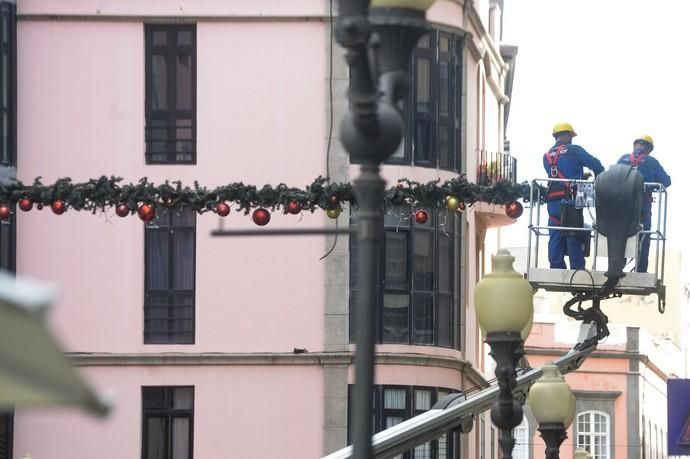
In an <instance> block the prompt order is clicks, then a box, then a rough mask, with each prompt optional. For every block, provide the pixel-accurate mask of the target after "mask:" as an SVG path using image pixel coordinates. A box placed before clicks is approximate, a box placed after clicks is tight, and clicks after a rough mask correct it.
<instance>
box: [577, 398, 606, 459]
mask: <svg viewBox="0 0 690 459" xmlns="http://www.w3.org/2000/svg"><path fill="white" fill-rule="evenodd" d="M597 415H598V416H602V417H603V418H604V420H605V424H604V429H603V431H600V432H596V431H595V430H594V419H595V416H597ZM576 422H577V447H578V448H583V449H586V450H587V451H589V453H590V454H591V455H592V459H611V416H610V415H609V414H608V413H606V412H604V411H597V410H590V411H583V412H582V413H579V414H578V415H577V420H576ZM583 424H584V426H585V427H586V428H584V429H583V428H581V426H582V425H583ZM601 438H604V439H605V442H606V443H605V444H606V446H605V448H604V450H603V451H601V452H600V453H599V454H595V453H594V451H592V445H594V444H595V443H596V441H595V440H596V439H601ZM585 439H588V440H589V441H587V442H586V441H585ZM587 444H588V445H589V446H587Z"/></svg>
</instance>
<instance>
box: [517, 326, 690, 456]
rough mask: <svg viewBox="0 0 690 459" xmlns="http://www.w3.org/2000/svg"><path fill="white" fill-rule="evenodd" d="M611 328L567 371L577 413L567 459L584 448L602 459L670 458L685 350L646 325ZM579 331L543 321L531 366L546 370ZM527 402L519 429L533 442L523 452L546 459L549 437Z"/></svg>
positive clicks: (529, 346)
mask: <svg viewBox="0 0 690 459" xmlns="http://www.w3.org/2000/svg"><path fill="white" fill-rule="evenodd" d="M609 327H610V330H611V335H610V336H609V337H608V338H607V339H606V340H605V342H603V343H601V344H600V345H599V346H598V348H597V350H596V351H594V352H593V353H592V354H591V355H590V357H588V358H587V360H586V361H585V362H584V364H583V365H582V366H581V367H580V368H579V369H578V370H577V371H575V372H573V373H569V374H568V375H566V381H567V382H568V384H569V385H570V387H571V389H572V390H573V393H574V394H575V398H576V415H575V420H574V421H573V424H572V425H571V426H570V428H569V429H568V439H567V440H566V441H565V442H564V443H563V445H562V446H561V457H573V453H574V449H575V448H577V447H581V448H586V449H587V450H588V451H589V452H590V453H591V454H592V457H593V458H594V459H616V458H619V459H620V458H626V459H633V458H666V457H667V446H668V445H667V444H666V437H667V435H666V432H667V425H666V381H667V379H668V378H677V377H683V373H684V365H685V363H684V361H683V360H684V355H683V352H682V350H681V349H680V348H679V347H677V346H676V345H675V344H674V343H673V342H672V341H670V340H664V339H659V338H653V337H652V336H651V335H649V334H648V333H647V332H646V331H645V330H644V328H639V327H629V326H624V325H617V324H609ZM578 328H579V327H578V324H577V323H575V322H574V321H567V322H566V321H562V320H559V321H556V322H546V321H543V322H540V323H535V324H534V327H533V328H532V333H531V334H530V337H529V339H528V340H527V342H526V344H525V349H526V351H527V357H528V359H529V363H530V365H531V366H532V367H535V368H536V367H541V366H542V365H544V364H545V363H548V362H550V361H552V360H555V359H556V358H558V357H559V356H561V355H563V354H565V353H566V352H567V351H568V349H570V348H571V347H572V346H573V345H574V344H575V342H576V338H577V333H578ZM526 406H527V409H526V412H527V414H526V422H525V423H523V425H522V426H521V427H520V428H519V429H518V430H517V431H516V437H517V438H516V439H517V441H518V442H519V443H521V444H523V445H525V446H524V447H521V448H520V450H521V453H522V455H520V456H516V457H518V458H525V459H527V458H528V457H535V458H537V457H543V456H544V442H543V440H542V439H541V438H540V437H539V432H538V431H537V430H536V429H537V427H538V426H537V424H536V421H535V420H534V418H533V417H532V416H531V413H530V410H529V406H528V405H526Z"/></svg>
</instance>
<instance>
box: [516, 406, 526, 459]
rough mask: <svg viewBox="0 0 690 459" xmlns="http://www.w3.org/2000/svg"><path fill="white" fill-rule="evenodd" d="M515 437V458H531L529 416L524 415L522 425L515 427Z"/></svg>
mask: <svg viewBox="0 0 690 459" xmlns="http://www.w3.org/2000/svg"><path fill="white" fill-rule="evenodd" d="M513 438H515V448H513V459H529V444H530V438H529V423H528V422H527V417H525V416H523V417H522V422H521V423H520V425H519V426H517V427H516V428H515V429H513Z"/></svg>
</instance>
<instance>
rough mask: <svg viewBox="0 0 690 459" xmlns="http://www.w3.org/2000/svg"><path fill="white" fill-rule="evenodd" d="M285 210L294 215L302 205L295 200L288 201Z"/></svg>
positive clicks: (299, 210)
mask: <svg viewBox="0 0 690 459" xmlns="http://www.w3.org/2000/svg"><path fill="white" fill-rule="evenodd" d="M287 211H288V213H289V214H292V215H296V214H298V213H300V212H301V211H302V206H301V205H300V203H299V202H297V201H290V202H288V205H287Z"/></svg>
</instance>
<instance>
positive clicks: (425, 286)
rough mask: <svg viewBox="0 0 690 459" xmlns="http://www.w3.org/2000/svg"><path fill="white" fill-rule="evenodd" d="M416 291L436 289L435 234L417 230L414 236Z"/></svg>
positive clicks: (414, 286) (414, 284)
mask: <svg viewBox="0 0 690 459" xmlns="http://www.w3.org/2000/svg"><path fill="white" fill-rule="evenodd" d="M413 282H414V283H413V288H414V289H415V290H416V291H419V290H426V291H432V290H433V289H434V234H433V233H432V232H427V231H417V232H416V233H415V237H414V280H413Z"/></svg>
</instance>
